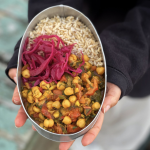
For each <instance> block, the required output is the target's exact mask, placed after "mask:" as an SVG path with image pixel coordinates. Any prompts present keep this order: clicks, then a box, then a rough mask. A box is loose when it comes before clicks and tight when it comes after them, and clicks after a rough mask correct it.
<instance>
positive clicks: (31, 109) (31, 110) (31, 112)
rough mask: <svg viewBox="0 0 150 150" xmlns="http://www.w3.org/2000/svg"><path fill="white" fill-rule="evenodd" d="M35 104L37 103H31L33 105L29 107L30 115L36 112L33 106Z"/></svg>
mask: <svg viewBox="0 0 150 150" xmlns="http://www.w3.org/2000/svg"><path fill="white" fill-rule="evenodd" d="M34 105H35V103H33V104H31V105H30V106H29V107H28V113H29V115H30V116H31V115H32V114H34V113H35V112H34V111H33V106H34Z"/></svg>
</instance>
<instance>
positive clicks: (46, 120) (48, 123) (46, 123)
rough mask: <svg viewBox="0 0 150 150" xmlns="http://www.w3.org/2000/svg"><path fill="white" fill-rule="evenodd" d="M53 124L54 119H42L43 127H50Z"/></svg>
mask: <svg viewBox="0 0 150 150" xmlns="http://www.w3.org/2000/svg"><path fill="white" fill-rule="evenodd" d="M53 125H54V120H53V119H49V120H48V119H45V120H44V126H45V127H47V128H48V127H52V126H53Z"/></svg>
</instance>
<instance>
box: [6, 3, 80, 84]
mask: <svg viewBox="0 0 150 150" xmlns="http://www.w3.org/2000/svg"><path fill="white" fill-rule="evenodd" d="M60 4H63V5H68V6H71V7H74V8H76V9H78V10H79V11H82V7H83V0H76V1H72V0H29V5H28V22H30V21H31V20H32V18H33V17H34V16H35V15H37V14H38V13H39V12H41V11H42V10H44V9H46V8H48V7H51V6H54V5H60ZM20 43H21V39H20V40H19V41H18V42H17V44H16V46H15V48H14V54H13V56H12V58H11V60H10V61H9V63H8V66H7V68H6V70H5V73H6V75H7V76H8V72H9V69H11V68H17V61H18V51H19V46H20ZM8 77H9V76H8ZM9 78H10V77H9ZM12 81H13V80H12Z"/></svg>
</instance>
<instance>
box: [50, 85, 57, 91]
mask: <svg viewBox="0 0 150 150" xmlns="http://www.w3.org/2000/svg"><path fill="white" fill-rule="evenodd" d="M56 87H57V85H52V86H51V87H50V88H49V90H51V91H52V90H54V89H56Z"/></svg>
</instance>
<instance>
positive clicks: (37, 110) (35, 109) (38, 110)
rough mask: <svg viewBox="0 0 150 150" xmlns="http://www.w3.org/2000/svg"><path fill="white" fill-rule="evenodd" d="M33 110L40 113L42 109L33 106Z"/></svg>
mask: <svg viewBox="0 0 150 150" xmlns="http://www.w3.org/2000/svg"><path fill="white" fill-rule="evenodd" d="M33 110H34V111H35V112H36V113H39V112H40V111H41V110H40V108H38V107H36V106H33Z"/></svg>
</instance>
